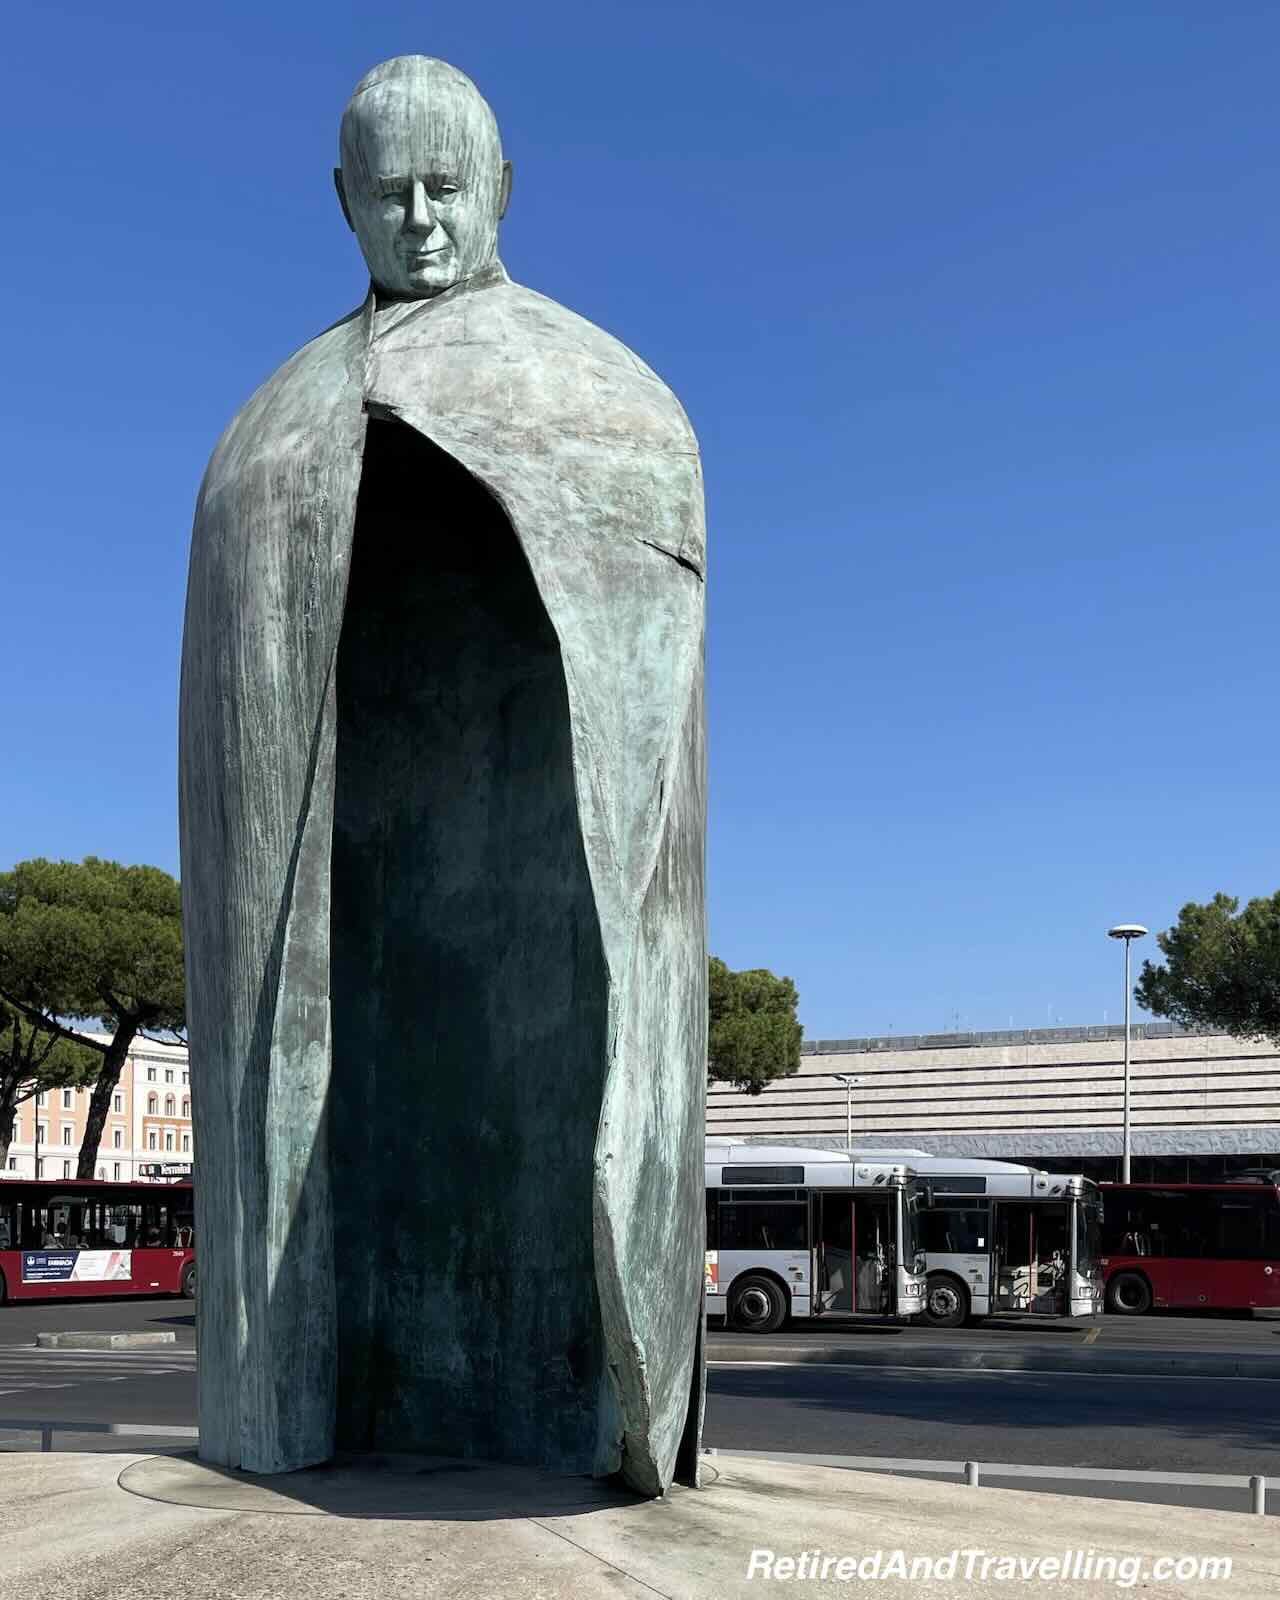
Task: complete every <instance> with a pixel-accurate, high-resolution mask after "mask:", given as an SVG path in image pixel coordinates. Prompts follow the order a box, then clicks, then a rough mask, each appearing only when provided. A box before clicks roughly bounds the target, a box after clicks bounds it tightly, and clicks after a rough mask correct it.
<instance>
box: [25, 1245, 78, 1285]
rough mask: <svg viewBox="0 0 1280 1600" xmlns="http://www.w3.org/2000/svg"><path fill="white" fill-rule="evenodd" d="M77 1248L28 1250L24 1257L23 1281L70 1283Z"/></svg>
mask: <svg viewBox="0 0 1280 1600" xmlns="http://www.w3.org/2000/svg"><path fill="white" fill-rule="evenodd" d="M78 1253H79V1252H78V1251H75V1250H27V1251H25V1252H24V1253H23V1257H22V1281H23V1283H69V1282H70V1281H71V1274H72V1272H73V1271H74V1269H75V1264H76V1256H77V1254H78Z"/></svg>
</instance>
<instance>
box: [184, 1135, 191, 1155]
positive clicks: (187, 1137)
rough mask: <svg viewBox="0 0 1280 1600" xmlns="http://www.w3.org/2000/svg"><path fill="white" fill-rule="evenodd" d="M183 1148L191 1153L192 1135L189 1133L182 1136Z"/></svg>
mask: <svg viewBox="0 0 1280 1600" xmlns="http://www.w3.org/2000/svg"><path fill="white" fill-rule="evenodd" d="M182 1148H183V1150H184V1151H189V1150H190V1149H191V1135H190V1134H189V1133H184V1134H183V1135H182Z"/></svg>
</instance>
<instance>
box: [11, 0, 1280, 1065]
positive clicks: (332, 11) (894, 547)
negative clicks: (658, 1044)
mask: <svg viewBox="0 0 1280 1600" xmlns="http://www.w3.org/2000/svg"><path fill="white" fill-rule="evenodd" d="M5 42H6V55H7V57H8V59H9V61H10V71H9V72H8V74H6V83H5V93H4V96H3V98H2V99H0V126H2V127H3V137H4V148H6V149H7V150H8V151H9V161H10V166H9V181H8V183H7V184H6V187H5V195H6V207H5V209H6V211H7V213H8V214H7V217H6V227H5V237H6V246H5V249H4V252H3V255H2V256H0V275H2V280H3V305H4V307H5V315H4V340H3V350H4V361H3V373H4V381H3V384H2V385H0V405H2V406H3V426H2V427H0V469H2V477H0V506H2V507H3V517H4V525H5V538H4V564H3V568H0V595H2V596H3V600H4V605H3V623H2V624H0V673H2V674H3V680H2V681H3V684H4V691H5V692H4V695H3V702H2V703H3V716H2V721H0V734H2V736H3V752H2V754H0V773H2V774H3V776H2V778H0V865H8V864H9V863H10V862H12V861H14V860H17V859H20V858H22V857H25V856H30V855H36V854H43V855H49V856H65V857H79V856H82V855H85V854H87V853H91V852H92V853H96V854H100V855H106V856H112V857H117V858H119V859H122V860H126V861H153V862H156V863H158V864H160V865H162V866H166V867H168V868H170V869H171V870H176V867H177V847H176V822H175V813H176V802H175V795H174V790H175V776H174V769H175V703H176V694H177V663H178V649H179V637H180V629H181V616H182V603H183V591H184V584H185V569H186V556H187V541H188V535H189V529H190V519H191V510H192V504H193V500H194V496H195V491H196V487H197V484H198V482H199V478H200V474H201V472H202V471H203V467H204V463H205V460H206V459H207V456H208V453H209V450H210V448H211V447H212V444H213V441H214V439H215V438H216V436H217V434H218V432H219V431H220V430H221V428H222V426H223V425H224V423H225V422H226V421H227V419H228V418H229V417H230V416H231V414H232V413H233V412H234V410H235V409H236V407H237V406H238V405H239V404H240V403H241V402H242V401H243V400H244V398H245V397H246V396H247V395H248V393H249V392H250V391H251V390H252V389H253V388H254V387H255V386H256V385H257V384H258V382H260V381H261V379H262V378H263V377H265V376H266V375H267V374H268V373H269V372H270V371H271V370H272V369H273V368H274V367H275V366H276V365H277V364H278V363H279V362H280V361H281V360H282V359H283V358H284V357H285V356H286V355H287V354H288V353H289V352H290V351H291V350H293V349H294V348H296V347H297V346H298V345H299V344H300V343H302V342H303V341H304V340H306V339H307V338H309V337H310V336H311V335H313V334H314V333H316V332H318V331H319V330H320V329H321V328H323V327H324V326H326V325H327V324H328V323H329V322H330V321H332V320H333V319H334V318H336V317H337V316H339V315H341V314H342V313H343V312H344V311H345V310H347V309H348V308H349V307H350V306H352V305H353V304H355V303H356V302H358V301H359V300H360V298H361V297H362V294H363V291H364V286H365V285H364V277H363V271H362V264H361V262H360V258H359V255H358V253H357V250H356V247H355V244H354V241H353V240H352V238H351V236H350V235H349V234H348V233H347V232H346V229H345V227H344V226H343V224H342V221H341V218H340V216H339V213H338V210H337V207H336V203H335V201H334V199H333V195H332V189H331V182H330V177H329V169H330V167H331V166H332V164H333V161H334V158H335V144H336V131H337V123H338V117H339V114H340V112H341V108H342V105H343V103H344V101H345V99H346V96H347V94H348V93H349V91H350V89H351V87H352V85H353V84H354V82H355V80H356V79H357V77H359V75H360V74H361V73H362V72H363V71H365V70H366V69H367V68H368V67H370V66H371V65H373V64H374V63H375V62H376V61H379V60H381V59H383V58H385V57H387V56H390V55H395V54H399V53H402V52H421V53H423V54H429V55H439V56H443V57H445V58H446V59H448V60H450V61H453V62H454V63H456V64H457V65H458V66H460V67H462V68H463V69H464V70H465V71H467V72H468V73H470V74H471V76H472V77H473V78H475V80H476V81H477V83H478V84H479V85H480V88H481V89H482V91H483V92H484V93H485V94H486V95H487V96H488V97H489V99H490V100H491V102H492V103H493V105H494V107H495V109H496V111H497V114H498V119H499V123H500V125H501V127H502V131H503V135H504V140H505V143H506V146H507V150H508V154H509V155H510V156H511V157H512V158H513V160H514V162H515V174H516V176H515V192H514V196H513V199H512V205H511V210H510V212H509V214H508V219H507V222H506V223H505V225H504V232H503V238H502V249H503V255H504V258H505V260H506V262H507V265H508V268H509V270H510V271H511V273H512V275H513V276H514V277H516V278H518V279H519V280H521V281H522V282H525V283H527V284H530V285H532V286H533V287H535V288H537V289H540V290H542V291H543V292H545V293H547V294H550V295H552V296H554V297H555V298H557V299H559V300H562V301H564V302H565V303H566V304H568V305H570V306H572V307H573V308H575V309H576V310H578V311H580V312H582V313H584V314H585V315H586V316H588V317H590V318H592V319H593V320H594V321H597V322H599V323H601V324H602V325H603V326H605V327H606V328H608V329H610V330H611V331H612V332H613V333H615V334H617V335H618V336H619V337H621V338H622V339H623V340H625V341H626V342H627V343H628V344H629V345H631V346H632V347H633V348H634V349H636V350H637V351H639V352H640V353H641V354H642V355H643V356H644V357H645V358H646V359H647V360H649V361H650V362H651V363H652V365H653V366H655V367H656V368H657V369H658V371H659V372H660V373H662V374H663V376H664V377H665V378H666V379H667V380H668V381H669V382H670V383H671V385H672V386H673V387H674V388H675V390H676V391H677V392H678V393H679V395H680V396H681V398H682V399H683V401H684V403H685V405H686V407H687V409H688V411H689V413H690V415H691V417H692V419H693V422H694V425H695V427H696V428H697V430H698V432H699V435H700V437H701V441H702V447H703V452H704V457H705V466H706V476H707V485H708V500H709V508H708V509H709V518H710V530H711V572H710V587H709V599H710V639H709V674H710V685H711V700H710V717H711V727H710V733H711V779H712V786H711V817H710V879H711V937H712V947H713V949H714V950H715V951H716V952H717V953H718V954H720V955H722V956H723V957H724V958H725V959H726V960H727V961H728V962H729V963H730V964H731V965H733V966H756V965H763V966H770V967H773V968H774V969H775V970H777V971H781V972H786V973H789V974H791V975H792V976H793V977H794V978H795V979H796V981H797V983H798V984H799V987H800V993H801V1014H802V1018H803V1020H804V1022H805V1025H806V1030H807V1032H808V1034H809V1035H810V1036H811V1037H824V1036H828V1037H829V1036H832V1035H845V1034H861V1033H885V1032H891V1031H895V1032H899V1033H907V1032H916V1031H920V1032H925V1031H943V1030H947V1029H950V1028H953V1027H956V1026H959V1027H962V1028H1002V1027H1008V1026H1010V1024H1012V1025H1014V1026H1016V1027H1037V1026H1039V1027H1043V1026H1045V1025H1046V1024H1048V1023H1051V1022H1055V1021H1057V1020H1058V1019H1059V1018H1060V1019H1062V1020H1063V1021H1065V1022H1100V1021H1102V1020H1103V1016H1104V1013H1105V1014H1106V1015H1107V1016H1108V1017H1109V1018H1110V1020H1112V1021H1115V1020H1117V1018H1118V1015H1119V1011H1120V1007H1121V1004H1122V983H1121V965H1120V960H1121V958H1120V951H1119V947H1118V946H1116V945H1113V944H1110V943H1108V942H1107V941H1106V940H1105V938H1104V937H1103V933H1104V929H1105V928H1106V927H1107V926H1108V924H1109V923H1111V922H1114V921H1117V920H1129V919H1137V920H1140V921H1143V922H1146V923H1148V924H1149V925H1150V926H1151V927H1153V928H1159V927H1164V926H1167V925H1168V924H1169V923H1170V922H1171V921H1172V920H1173V919H1174V917H1175V916H1176V914H1177V909H1178V907H1179V906H1180V905H1181V904H1182V903H1183V901H1185V900H1188V899H1199V898H1204V897H1207V896H1208V895H1210V894H1211V893H1212V892H1213V891H1214V890H1215V889H1219V888H1221V889H1225V890H1228V891H1229V892H1231V893H1236V894H1239V895H1241V896H1246V897H1247V896H1249V895H1252V894H1260V893H1271V892H1273V891H1274V890H1275V889H1277V888H1278V887H1280V863H1278V860H1277V843H1278V842H1280V821H1278V819H1277V805H1276V798H1277V793H1278V791H1280V782H1278V779H1280V741H1278V740H1277V737H1276V728H1277V703H1278V700H1280V694H1278V688H1280V685H1278V683H1277V668H1276V656H1277V650H1276V642H1275V632H1276V615H1275V613H1276V591H1277V577H1278V575H1280V574H1278V573H1277V564H1278V558H1277V549H1278V541H1277V516H1278V508H1280V495H1278V489H1280V484H1278V483H1277V465H1278V463H1280V454H1278V452H1277V422H1278V421H1280V418H1278V415H1277V412H1278V410H1280V405H1278V392H1280V391H1278V379H1280V359H1278V358H1280V349H1278V344H1280V332H1278V329H1280V318H1278V317H1277V310H1278V304H1277V303H1278V300H1280V284H1278V281H1277V280H1278V277H1280V272H1278V268H1280V225H1278V223H1277V216H1278V214H1280V144H1278V133H1277V130H1278V128H1280V116H1278V114H1277V100H1276V84H1277V82H1278V81H1280V12H1278V11H1277V10H1276V8H1275V6H1274V5H1268V4H1263V3H1259V4H1256V5H1242V4H1233V3H1231V0H1219V3H1217V4H1214V5H1206V4H1204V3H1203V0H1197V3H1186V0H1184V3H1181V4H1177V3H1163V4H1152V5H1117V4H1116V3H1115V0H1043V3H1041V4H1037V5H1027V4H1026V3H1025V0H1009V3H1006V4H984V3H981V0H975V3H973V4H968V5H963V6H960V5H955V4H954V3H950V0H945V3H944V0H925V3H922V4H917V5H914V6H886V5H881V4H875V5H872V4H868V3H863V0H857V3H852V0H841V3H833V0H808V3H807V4H805V5H801V6H778V5H776V4H772V3H770V4H764V3H761V0H733V3H729V0H698V3H696V4H690V3H689V0H678V3H677V0H647V3H645V4H614V5H609V4H599V3H598V0H597V3H592V4H585V3H578V0H574V3H566V0H547V3H545V4H542V5H536V6H531V5H520V6H514V5H510V4H508V3H506V0H494V3H491V4H487V5H473V6H466V7H448V8H446V7H428V6H424V5H409V4H405V3H403V0H385V3H384V4H382V5H381V6H379V7H376V8H374V7H368V6H363V5H346V4H344V5H333V4H319V5H316V4H312V5H306V6H304V5H301V4H297V3H295V0H284V3H278V4H273V5H266V6H263V5H260V4H252V5H250V4H245V3H233V4H218V3H216V0H215V3H212V4H209V5H206V6H203V7H200V8H196V7H192V6H173V5H171V4H164V5H160V4H156V3H154V0H141V3H139V0H130V3H129V4H127V5H124V6H104V5H102V4H101V3H95V4H93V5H89V4H67V3H65V0H64V3H59V0H52V3H50V4H48V5H44V6H40V7H24V8H20V9H19V10H18V11H16V12H15V13H14V14H13V15H12V16H10V17H9V18H8V20H7V22H6V27H5ZM1147 946H1148V950H1149V951H1150V949H1151V941H1148V942H1147ZM1138 948H1139V950H1141V946H1139V947H1138Z"/></svg>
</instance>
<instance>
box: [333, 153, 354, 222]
mask: <svg viewBox="0 0 1280 1600" xmlns="http://www.w3.org/2000/svg"><path fill="white" fill-rule="evenodd" d="M333 186H334V188H335V189H336V190H337V191H338V204H339V205H340V206H341V207H342V215H343V216H344V217H345V218H346V219H347V227H348V228H350V229H351V231H352V233H354V232H355V231H356V225H355V223H354V222H352V220H351V212H350V210H349V209H348V206H347V187H346V185H345V184H344V183H343V181H342V168H341V167H335V168H334V169H333Z"/></svg>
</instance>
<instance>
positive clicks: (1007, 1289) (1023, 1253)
mask: <svg viewBox="0 0 1280 1600" xmlns="http://www.w3.org/2000/svg"><path fill="white" fill-rule="evenodd" d="M994 1211H995V1215H994V1219H993V1232H994V1236H995V1265H994V1278H995V1294H994V1296H993V1298H992V1305H991V1309H992V1310H993V1311H994V1312H996V1313H999V1312H1001V1311H1021V1312H1029V1313H1033V1314H1034V1315H1036V1316H1041V1317H1065V1316H1067V1315H1069V1313H1070V1309H1071V1308H1070V1302H1069V1299H1068V1294H1069V1289H1070V1280H1071V1272H1070V1261H1071V1202H1070V1201H1048V1202H1045V1201H1037V1202H1031V1203H1028V1202H1026V1201H1018V1200H999V1201H997V1202H996V1204H995V1207H994Z"/></svg>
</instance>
